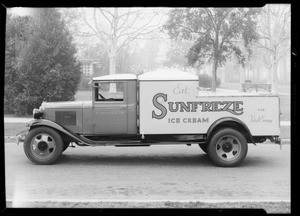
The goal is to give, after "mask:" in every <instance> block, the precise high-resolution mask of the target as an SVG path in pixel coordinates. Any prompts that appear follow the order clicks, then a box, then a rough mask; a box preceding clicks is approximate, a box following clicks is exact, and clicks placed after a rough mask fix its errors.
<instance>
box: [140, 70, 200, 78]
mask: <svg viewBox="0 0 300 216" xmlns="http://www.w3.org/2000/svg"><path fill="white" fill-rule="evenodd" d="M139 80H141V81H152V80H155V81H159V80H164V81H165V80H170V81H173V80H180V81H181V80H192V81H197V80H198V76H197V75H195V74H191V73H189V72H184V71H180V70H170V69H160V70H155V71H151V72H147V73H144V74H142V75H140V76H139Z"/></svg>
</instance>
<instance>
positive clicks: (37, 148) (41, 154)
mask: <svg viewBox="0 0 300 216" xmlns="http://www.w3.org/2000/svg"><path fill="white" fill-rule="evenodd" d="M63 147H64V146H63V140H62V138H61V136H60V135H59V133H58V132H56V131H55V130H53V129H51V128H48V127H37V128H34V129H32V130H31V131H29V133H28V135H27V137H26V139H25V141H24V152H25V154H26V156H27V157H28V159H29V160H31V161H32V162H33V163H35V164H39V165H47V164H52V163H54V162H56V161H57V160H58V158H59V157H60V156H61V154H62V151H63Z"/></svg>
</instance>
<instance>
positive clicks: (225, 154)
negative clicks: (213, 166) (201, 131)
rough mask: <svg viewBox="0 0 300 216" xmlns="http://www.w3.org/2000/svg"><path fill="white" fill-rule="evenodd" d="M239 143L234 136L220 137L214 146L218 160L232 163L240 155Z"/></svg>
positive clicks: (240, 146) (240, 147)
mask: <svg viewBox="0 0 300 216" xmlns="http://www.w3.org/2000/svg"><path fill="white" fill-rule="evenodd" d="M241 149H242V145H241V142H240V141H239V140H238V139H237V138H235V137H234V136H229V135H226V136H223V137H221V138H220V139H219V140H218V142H217V145H216V152H217V155H218V156H219V158H221V159H222V160H225V161H232V160H235V159H236V158H238V157H239V155H240V154H241Z"/></svg>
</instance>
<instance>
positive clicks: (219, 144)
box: [207, 128, 248, 167]
mask: <svg viewBox="0 0 300 216" xmlns="http://www.w3.org/2000/svg"><path fill="white" fill-rule="evenodd" d="M247 152H248V144H247V141H246V139H245V137H244V136H243V134H241V133H240V132H238V131H236V130H234V129H231V128H225V129H221V130H219V131H217V132H216V133H215V134H214V135H213V137H212V138H211V140H210V142H209V145H208V148H207V153H208V155H209V156H210V158H211V159H212V161H213V162H214V163H215V164H217V165H218V166H228V167H230V166H236V165H238V164H239V163H241V162H242V161H243V160H244V158H245V157H246V155H247Z"/></svg>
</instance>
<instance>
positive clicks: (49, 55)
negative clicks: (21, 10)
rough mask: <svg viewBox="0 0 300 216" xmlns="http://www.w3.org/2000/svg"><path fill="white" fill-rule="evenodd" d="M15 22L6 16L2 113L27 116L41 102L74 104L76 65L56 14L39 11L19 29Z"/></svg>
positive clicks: (77, 77) (72, 47) (73, 51)
mask: <svg viewBox="0 0 300 216" xmlns="http://www.w3.org/2000/svg"><path fill="white" fill-rule="evenodd" d="M20 19H21V18H20ZM22 19H25V18H22ZM18 21H19V19H17V18H13V17H10V16H8V21H7V32H6V33H7V34H6V41H7V43H6V50H5V63H6V64H5V95H4V112H5V113H15V114H17V115H25V114H29V115H31V114H32V109H33V108H38V107H39V106H40V105H41V103H42V102H43V101H48V102H51V101H68V100H74V95H75V93H76V92H77V89H78V85H79V83H80V78H81V70H80V64H79V63H78V62H77V61H76V52H77V50H76V46H75V44H73V42H72V40H73V38H72V35H71V34H70V32H69V31H68V30H67V28H66V24H65V21H64V20H63V19H62V17H61V15H60V13H59V11H58V10H57V9H55V8H49V9H48V8H47V9H45V8H42V9H39V10H38V13H37V14H36V16H34V17H33V18H31V19H26V22H25V23H24V24H23V25H19V23H20V22H18ZM20 35H21V36H20Z"/></svg>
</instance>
